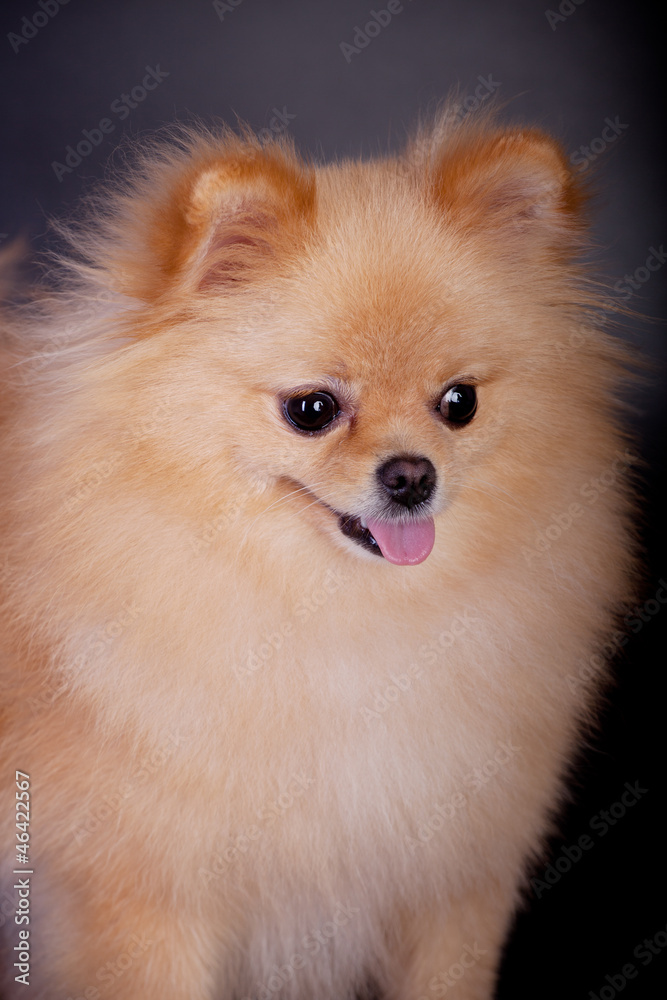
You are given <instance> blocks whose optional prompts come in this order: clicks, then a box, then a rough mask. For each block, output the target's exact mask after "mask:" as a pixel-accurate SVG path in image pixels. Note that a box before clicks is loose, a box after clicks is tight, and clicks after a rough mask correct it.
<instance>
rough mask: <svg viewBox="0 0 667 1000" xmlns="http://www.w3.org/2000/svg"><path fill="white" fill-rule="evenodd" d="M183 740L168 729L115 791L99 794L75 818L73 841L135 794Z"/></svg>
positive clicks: (90, 831)
mask: <svg viewBox="0 0 667 1000" xmlns="http://www.w3.org/2000/svg"><path fill="white" fill-rule="evenodd" d="M187 742H188V740H187V738H186V737H185V736H182V735H181V734H180V733H171V734H170V735H169V736H168V737H167V739H166V740H165V742H164V743H163V744H162V745H161V746H160V747H157V748H156V749H155V750H153V751H152V753H150V754H148V755H147V756H146V757H144V758H143V759H142V760H141V762H140V763H139V766H138V768H137V770H136V771H134V772H133V773H132V774H131V776H130V777H128V778H127V780H126V781H123V782H122V783H121V784H120V785H119V786H118V788H117V789H116V790H115V791H113V792H111V793H108V794H105V795H102V796H101V797H100V799H99V800H98V802H97V803H96V804H95V806H93V807H92V808H91V809H90V810H89V811H88V812H87V813H86V814H85V816H84V817H83V819H81V820H80V821H79V823H78V825H77V827H76V829H73V830H72V835H73V837H74V839H75V841H76V842H77V844H82V843H83V841H84V840H86V839H87V838H88V837H90V836H91V834H93V833H96V832H97V831H98V830H99V829H100V827H101V826H102V824H103V823H105V822H106V821H107V820H108V819H109V817H110V816H112V815H113V814H114V813H117V812H118V811H119V810H120V809H121V808H122V806H123V803H124V802H126V801H127V800H128V799H130V798H132V796H133V795H136V793H137V791H138V790H139V789H140V788H141V787H142V786H143V785H144V784H145V783H146V781H147V780H148V779H149V778H150V777H151V776H152V775H154V774H156V773H157V771H159V770H160V768H161V767H162V766H163V765H164V764H165V763H166V762H167V761H168V760H170V759H171V758H172V757H173V756H174V754H175V753H176V751H177V750H178V749H179V748H180V747H181V745H182V744H183V743H187Z"/></svg>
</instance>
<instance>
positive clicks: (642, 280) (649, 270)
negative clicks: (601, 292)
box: [614, 243, 667, 302]
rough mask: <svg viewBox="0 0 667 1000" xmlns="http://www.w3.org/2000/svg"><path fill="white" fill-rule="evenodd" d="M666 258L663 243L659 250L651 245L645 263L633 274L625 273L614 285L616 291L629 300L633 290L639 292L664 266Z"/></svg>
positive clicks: (622, 297)
mask: <svg viewBox="0 0 667 1000" xmlns="http://www.w3.org/2000/svg"><path fill="white" fill-rule="evenodd" d="M665 260H667V255H666V254H665V248H664V246H663V245H662V243H661V244H660V246H659V247H658V249H657V250H656V248H655V247H649V253H648V257H647V258H646V260H645V261H644V263H643V264H640V266H639V267H638V268H636V269H635V271H634V272H633V273H632V274H624V275H623V277H622V278H621V279H620V280H619V281H617V282H616V284H615V285H614V291H615V292H616V294H617V295H618V296H619V297H620V298H621V299H623V301H624V302H629V301H630V299H631V298H632V295H633V292H638V291H639V289H640V288H641V286H642V285H645V284H646V282H647V281H648V280H649V279H650V277H651V275H652V274H655V272H656V271H659V270H660V268H661V267H663V266H664V263H665Z"/></svg>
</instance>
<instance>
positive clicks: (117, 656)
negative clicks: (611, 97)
mask: <svg viewBox="0 0 667 1000" xmlns="http://www.w3.org/2000/svg"><path fill="white" fill-rule="evenodd" d="M580 202H581V198H580V194H579V192H578V190H577V187H576V183H575V180H574V179H573V178H572V177H571V176H570V174H569V170H568V167H567V164H566V161H565V160H564V158H563V157H562V155H561V153H560V152H559V150H558V148H557V146H556V144H555V143H553V142H552V140H550V139H548V138H547V137H545V136H543V135H542V134H541V133H538V132H532V131H527V130H520V129H515V130H508V131H506V132H505V131H503V130H502V129H499V128H498V127H497V126H495V125H494V124H493V123H488V122H482V123H481V124H465V123H464V125H462V126H461V127H459V128H458V129H457V128H454V127H447V117H446V116H445V117H444V118H443V119H442V120H441V121H440V122H438V123H436V125H435V126H434V127H433V130H432V131H431V132H429V130H428V129H424V130H423V131H422V133H421V134H420V135H419V136H418V137H417V139H416V140H415V141H414V142H413V143H412V145H411V146H409V147H408V149H407V151H406V153H405V154H404V155H403V156H402V157H400V158H397V159H386V160H380V161H375V162H370V163H361V162H359V163H356V162H354V163H353V162H343V163H340V164H334V165H331V166H323V167H316V168H315V167H311V166H308V165H306V164H304V163H302V162H301V161H299V160H298V159H297V157H296V156H295V155H294V154H293V152H292V151H291V150H290V149H289V148H288V147H286V146H284V147H283V146H271V147H268V148H262V147H261V146H260V145H259V144H258V143H257V142H256V141H255V140H254V139H253V138H252V137H251V136H248V135H246V136H244V137H242V138H240V139H239V138H235V137H234V136H232V135H231V134H229V133H224V134H222V135H220V136H214V135H211V136H206V135H194V136H189V137H186V138H185V139H181V140H180V142H176V143H175V145H173V146H169V145H167V146H160V145H156V146H154V147H150V148H149V149H148V150H147V152H146V153H145V154H144V156H143V159H142V160H141V162H140V163H139V165H138V167H137V173H136V175H135V177H134V178H133V179H131V180H130V182H128V184H126V185H125V186H123V187H121V188H120V189H119V190H118V191H116V192H115V193H113V194H111V195H109V196H108V200H106V196H105V197H103V199H102V200H101V207H96V208H94V209H93V215H92V221H90V222H84V224H83V225H82V226H80V227H78V228H76V229H75V230H74V231H73V233H72V235H71V241H72V243H73V254H74V256H73V258H72V260H73V262H70V263H69V264H67V265H63V267H62V271H61V272H60V276H56V279H55V281H54V282H53V290H52V291H50V290H49V291H47V290H46V289H45V288H44V287H43V288H41V289H39V290H38V291H37V292H36V293H35V296H34V300H33V301H32V303H30V304H28V305H27V306H25V307H22V308H20V309H18V310H10V311H9V312H8V314H7V317H6V320H5V329H6V341H5V344H6V348H5V350H6V355H5V366H4V383H5V399H6V405H5V411H4V412H5V415H4V433H3V441H4V443H3V444H2V446H1V449H2V450H1V456H0V461H1V463H2V468H3V486H2V505H3V508H2V517H1V525H0V532H1V537H0V552H1V553H2V557H3V560H4V561H3V565H2V594H3V601H2V611H1V613H0V626H1V628H2V638H1V640H0V642H1V644H2V645H1V649H2V656H3V665H2V669H3V689H4V697H3V701H4V708H3V712H2V743H1V747H2V759H3V767H2V782H3V785H4V788H3V803H5V805H3V809H2V811H1V813H0V815H1V820H0V822H1V824H2V828H1V831H0V834H1V835H0V844H1V845H2V847H1V850H2V852H3V857H2V888H3V889H4V890H5V891H7V892H9V893H10V896H11V892H12V889H11V887H12V885H13V879H14V878H15V876H13V875H12V874H11V872H12V870H13V868H14V854H13V852H12V851H11V846H12V844H13V838H14V827H13V802H14V790H15V788H14V783H13V776H14V770H15V769H17V768H18V769H20V770H22V771H25V772H28V773H29V774H30V781H31V795H32V821H31V841H30V851H31V860H32V866H33V868H34V870H35V873H36V874H35V876H34V878H33V883H32V895H31V915H32V916H31V924H30V940H31V946H32V965H31V984H32V989H31V993H30V995H31V997H33V998H34V1000H36V998H38V997H39V998H43V1000H65V998H68V997H72V998H74V997H84V996H85V997H86V998H89V1000H90V998H92V1000H99V998H101V1000H108V998H111V997H114V998H118V1000H138V998H142V1000H242V998H252V1000H265V998H269V997H270V998H273V997H280V998H283V1000H344V998H350V997H351V996H353V995H354V991H355V990H358V991H359V993H360V995H361V994H362V991H363V989H364V986H365V984H366V983H371V982H373V983H375V985H376V987H377V988H378V989H379V991H380V992H381V994H382V996H383V997H385V998H387V1000H423V998H427V1000H432V998H434V997H437V996H442V995H444V994H443V992H442V990H443V983H445V981H446V980H445V979H444V978H443V977H445V976H446V975H447V974H448V973H449V970H451V969H452V968H453V967H454V966H456V974H458V969H459V967H461V968H464V974H463V975H462V977H461V978H460V980H459V982H458V986H457V994H456V995H457V996H458V997H459V998H460V1000H473V998H474V1000H482V998H489V997H491V996H492V994H493V984H494V981H495V976H496V971H497V964H498V960H499V955H500V951H501V948H502V945H503V942H504V939H505V936H506V933H507V929H508V926H509V922H510V921H511V919H512V915H513V913H514V912H515V908H516V906H517V904H518V901H519V898H520V892H521V888H522V885H523V883H524V880H525V876H526V871H527V865H528V864H529V863H530V861H531V859H534V858H535V857H536V856H537V855H538V854H539V852H540V851H541V850H542V846H543V843H544V838H545V835H546V833H547V832H548V831H549V830H550V829H551V823H552V816H553V813H554V811H557V809H558V806H559V802H560V801H561V798H562V795H563V783H564V777H565V775H566V772H567V767H568V763H569V762H570V761H571V760H572V759H573V755H574V753H575V751H576V749H577V746H578V740H579V734H580V733H581V731H582V727H583V726H585V725H588V724H589V723H590V722H591V720H592V719H593V717H594V710H595V702H596V693H595V691H596V688H597V687H598V684H597V683H596V682H595V681H587V682H585V683H584V682H583V681H582V682H581V684H579V685H578V686H576V687H573V685H571V684H568V683H567V681H566V678H567V677H568V675H572V674H576V673H577V671H578V670H579V668H580V665H581V663H582V662H583V663H589V662H590V660H591V657H592V656H593V654H594V653H595V652H596V651H597V650H598V648H599V647H600V646H601V644H602V643H603V642H604V640H605V638H606V637H607V636H608V635H609V633H610V632H611V631H612V629H613V627H614V622H615V618H616V616H617V615H618V613H619V612H620V610H621V609H622V607H623V605H624V602H627V600H628V599H629V598H630V596H631V592H632V573H633V555H632V550H633V544H632V541H631V537H630V533H629V529H628V524H629V519H630V517H631V513H632V508H631V501H630V500H629V498H628V497H629V494H628V490H627V485H626V479H627V471H628V468H629V466H630V464H631V456H629V455H628V454H626V449H627V447H628V446H627V443H626V441H625V440H624V438H623V436H622V434H621V432H620V431H618V430H617V429H616V423H617V404H616V399H617V395H618V379H619V376H620V373H621V371H622V366H623V364H624V360H623V352H622V351H621V349H620V348H619V346H618V345H617V344H616V343H615V342H614V341H613V340H612V339H610V338H609V337H608V336H607V335H606V334H605V333H603V332H602V331H601V330H600V329H599V328H598V327H597V326H596V324H595V322H594V320H593V318H592V313H593V310H594V308H595V307H596V304H597V297H596V292H595V288H594V286H593V283H592V282H591V281H589V280H588V279H587V278H586V276H585V274H584V273H583V272H582V270H581V268H580V266H579V265H578V263H577V255H578V253H579V251H580V249H581V245H582V239H583V237H582V224H581V222H580V212H581V208H580ZM465 379H474V380H475V382H476V384H477V387H478V394H479V408H478V412H477V414H476V416H475V417H474V419H473V421H472V422H471V423H470V424H469V425H467V426H465V427H461V428H457V429H452V428H451V427H449V426H447V425H446V424H444V423H443V421H442V420H441V419H440V418H439V417H438V415H437V414H436V413H435V410H434V403H433V401H434V400H436V401H437V399H438V397H439V395H441V394H442V392H443V387H444V386H446V385H447V384H451V383H452V381H456V380H461V381H465ZM303 386H310V387H322V386H325V387H329V388H328V390H327V391H331V392H334V394H337V398H338V399H339V402H342V401H344V404H345V415H344V418H343V419H342V420H341V421H340V422H339V423H338V424H337V425H336V426H335V427H334V428H333V429H331V430H329V431H327V432H326V433H324V434H321V435H318V436H308V435H303V434H299V433H298V432H296V431H295V430H294V429H293V428H292V427H290V426H289V425H288V423H287V421H286V420H285V419H284V417H283V415H282V411H281V406H280V400H281V399H282V398H283V395H284V394H286V393H289V392H290V391H293V390H294V389H295V388H298V387H303ZM402 453H409V454H418V455H425V456H427V457H428V458H429V459H430V460H431V461H432V462H433V464H434V466H435V468H436V470H437V473H438V487H437V490H436V493H435V496H434V498H433V511H434V514H435V523H436V541H435V546H434V549H433V551H432V553H431V555H430V556H429V557H428V559H427V560H426V561H425V562H423V563H422V564H421V565H416V566H396V565H391V564H390V563H389V562H387V561H386V560H384V559H381V558H379V557H377V556H376V555H373V554H371V553H368V552H366V551H365V550H363V549H362V548H360V547H359V546H357V545H355V544H354V543H353V542H352V541H350V540H349V539H347V538H345V537H344V536H343V535H342V534H341V532H340V530H339V528H338V523H337V518H336V516H335V515H334V514H332V513H331V510H330V509H329V508H333V509H334V510H336V511H344V512H350V513H354V514H357V515H366V516H368V514H370V513H372V511H373V509H374V503H375V500H374V496H375V494H374V490H375V470H376V469H377V467H378V465H379V464H380V463H381V462H383V461H386V460H387V459H388V458H389V457H391V456H393V455H396V454H402ZM619 456H621V457H620V458H619ZM609 469H613V470H615V471H614V473H613V474H612V475H611V478H612V485H610V486H609V487H608V488H606V489H605V490H604V491H603V492H602V491H601V492H599V494H598V496H597V498H596V499H595V500H594V501H593V502H591V501H590V495H591V490H590V488H589V492H588V494H586V493H585V487H586V486H587V484H588V485H589V486H590V483H591V482H593V481H595V480H596V479H597V478H598V477H600V476H601V475H602V474H603V473H606V472H607V471H608V470H609ZM607 478H609V476H607ZM582 488H584V493H582ZM321 501H324V502H326V504H327V505H328V506H325V505H324V503H322V502H321ZM572 504H577V505H579V506H580V507H581V514H577V516H576V517H571V524H570V525H569V526H567V527H564V528H563V527H561V530H560V533H558V531H557V529H556V528H552V529H551V530H550V531H549V533H548V534H547V529H549V528H550V526H552V525H554V524H555V525H556V526H557V527H558V525H561V526H562V525H564V524H566V523H567V512H568V510H569V509H570V507H571V505H572ZM559 518H560V520H559ZM540 539H542V542H540ZM544 539H546V540H547V542H548V545H547V544H546V542H544ZM594 662H598V661H597V660H594ZM600 674H601V676H600V678H599V681H600V682H602V681H603V679H604V678H603V676H602V675H603V674H604V671H600ZM575 692H576V693H575ZM16 932H17V927H15V926H14V924H13V922H12V921H11V920H8V921H7V922H6V923H5V926H4V927H3V928H2V931H1V932H0V933H1V934H2V935H4V937H3V943H4V946H5V948H6V949H11V948H12V947H13V945H14V944H15V943H16V940H15V936H16ZM132 935H136V937H134V938H133V937H132ZM318 935H319V937H318ZM126 956H127V957H126ZM295 956H296V957H295ZM462 956H463V957H465V962H463V964H460V965H458V964H457V963H461V960H462ZM110 962H111V963H112V968H113V970H115V971H110V967H109V965H108V963H110ZM113 963H116V964H113ZM128 963H129V964H128ZM121 966H122V968H121ZM274 967H277V970H278V971H276V968H274ZM6 988H7V990H8V994H7V995H8V997H10V998H13V997H19V996H24V995H26V994H25V993H24V988H23V987H22V986H21V985H16V984H14V982H13V974H12V971H11V970H10V972H9V975H8V982H7V986H6ZM86 990H88V991H89V992H88V993H86ZM94 990H97V991H98V992H97V993H94V992H92V991H94Z"/></svg>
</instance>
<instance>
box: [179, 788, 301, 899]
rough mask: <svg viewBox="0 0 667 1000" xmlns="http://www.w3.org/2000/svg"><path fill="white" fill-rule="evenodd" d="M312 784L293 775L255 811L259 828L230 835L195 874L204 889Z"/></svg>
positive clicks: (259, 838) (232, 865)
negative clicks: (228, 840) (224, 843)
mask: <svg viewBox="0 0 667 1000" xmlns="http://www.w3.org/2000/svg"><path fill="white" fill-rule="evenodd" d="M314 784H315V778H311V777H310V776H309V775H307V774H304V772H303V771H300V772H299V773H298V774H292V775H291V776H290V778H289V780H288V782H287V784H286V785H285V787H284V788H283V789H282V790H281V792H280V793H279V794H278V795H277V796H276V797H275V799H273V800H272V801H271V802H269V803H267V804H266V805H265V806H263V807H262V808H261V809H260V810H259V811H258V813H257V819H258V820H259V822H260V824H261V825H259V826H258V825H257V824H256V823H253V824H252V825H251V826H249V827H248V828H247V829H246V830H244V831H243V832H242V833H237V834H235V835H234V836H231V837H230V838H229V839H230V843H229V844H227V846H226V847H224V848H222V849H221V850H220V851H218V852H217V853H216V854H214V855H213V857H212V858H211V859H210V861H209V863H208V867H207V868H200V869H199V871H198V872H197V874H198V875H199V878H200V879H201V880H202V882H203V884H204V886H206V887H208V886H209V885H210V884H211V882H216V881H217V880H218V879H219V878H220V876H221V875H226V874H227V873H228V872H229V871H230V870H231V869H232V868H233V867H234V865H235V864H236V863H237V862H238V861H239V860H240V859H241V858H242V857H243V856H245V855H246V854H247V853H248V852H249V851H250V850H252V845H253V844H256V843H257V842H258V841H260V840H261V839H262V837H263V836H264V835H265V834H266V831H267V830H268V829H269V828H270V827H271V826H272V825H273V824H274V823H275V822H276V820H278V819H281V818H282V817H283V816H284V815H285V813H286V812H287V811H288V810H289V809H291V808H292V806H293V805H294V804H295V802H297V801H298V799H300V798H301V797H302V795H303V794H304V793H305V792H307V791H308V789H309V788H310V787H311V786H312V785H314Z"/></svg>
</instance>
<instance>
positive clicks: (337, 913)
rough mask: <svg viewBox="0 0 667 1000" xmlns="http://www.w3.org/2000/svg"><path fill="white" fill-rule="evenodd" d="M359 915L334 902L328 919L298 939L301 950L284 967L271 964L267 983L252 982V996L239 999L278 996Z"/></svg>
mask: <svg viewBox="0 0 667 1000" xmlns="http://www.w3.org/2000/svg"><path fill="white" fill-rule="evenodd" d="M359 912H360V911H359V908H358V907H356V906H350V905H349V904H347V905H343V904H342V903H337V904H336V909H335V910H334V912H333V914H332V916H331V920H327V922H326V923H324V924H322V926H321V927H317V928H315V929H314V930H312V931H309V932H308V934H306V935H304V937H303V938H302V939H301V942H300V944H301V949H302V950H301V951H296V952H294V954H293V955H291V956H290V957H289V958H288V959H287V961H286V962H285V964H284V965H280V966H279V965H274V966H273V968H272V969H271V970H270V975H269V977H268V979H267V980H266V982H264V983H262V982H257V983H255V984H254V986H253V994H252V996H251V997H250V996H245V997H242V998H241V1000H271V998H272V997H278V996H280V994H281V992H282V990H283V987H284V986H286V985H287V983H289V982H290V980H292V979H294V978H295V975H296V973H298V972H299V971H300V970H301V969H305V968H306V966H307V965H308V963H309V962H310V961H311V960H312V958H314V956H315V955H317V954H318V953H319V952H320V951H321V950H322V949H323V948H330V947H331V942H332V941H333V939H334V938H335V937H336V935H337V934H338V933H340V930H341V928H342V927H345V926H347V924H349V923H350V922H351V921H352V920H353V919H354V917H356V916H357V915H358V914H359Z"/></svg>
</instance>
